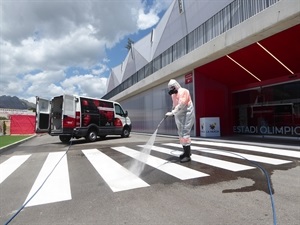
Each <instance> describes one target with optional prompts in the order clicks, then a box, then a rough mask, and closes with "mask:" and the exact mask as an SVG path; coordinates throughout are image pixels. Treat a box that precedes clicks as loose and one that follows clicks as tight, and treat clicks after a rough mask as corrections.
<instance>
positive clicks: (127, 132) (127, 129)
mask: <svg viewBox="0 0 300 225" xmlns="http://www.w3.org/2000/svg"><path fill="white" fill-rule="evenodd" d="M129 135H130V131H129V128H128V127H124V129H123V131H122V134H121V137H123V138H128V137H129Z"/></svg>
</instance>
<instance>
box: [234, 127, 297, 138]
mask: <svg viewBox="0 0 300 225" xmlns="http://www.w3.org/2000/svg"><path fill="white" fill-rule="evenodd" d="M233 132H234V133H238V134H264V135H288V136H300V126H295V127H293V126H280V127H276V126H233Z"/></svg>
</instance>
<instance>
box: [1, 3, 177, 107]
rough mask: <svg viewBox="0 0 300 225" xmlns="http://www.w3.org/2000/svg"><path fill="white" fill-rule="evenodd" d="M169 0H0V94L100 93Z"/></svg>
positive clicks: (24, 96)
mask: <svg viewBox="0 0 300 225" xmlns="http://www.w3.org/2000/svg"><path fill="white" fill-rule="evenodd" d="M171 2H172V0H0V96H2V95H7V96H17V97H19V98H20V99H25V100H28V101H30V102H33V103H35V96H39V97H42V98H46V99H51V98H52V97H54V96H57V95H62V94H76V95H83V96H89V97H97V98H101V97H102V96H103V95H104V94H105V93H106V82H107V80H108V76H109V74H110V70H111V69H112V68H114V67H116V66H118V65H119V64H121V63H122V62H123V61H124V60H125V57H126V55H127V52H128V50H127V49H126V48H125V46H126V44H127V41H128V38H130V39H131V40H133V41H134V42H136V41H138V40H140V39H142V38H143V37H144V36H145V35H147V34H148V33H149V32H151V29H153V28H154V27H155V26H156V25H157V23H158V22H159V20H160V18H161V17H162V16H163V14H164V12H165V11H166V9H167V8H168V7H169V6H170V4H171Z"/></svg>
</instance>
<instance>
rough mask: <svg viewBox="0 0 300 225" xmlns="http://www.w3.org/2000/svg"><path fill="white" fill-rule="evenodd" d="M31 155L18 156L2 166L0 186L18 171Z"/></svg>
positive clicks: (0, 168) (0, 165) (0, 166)
mask: <svg viewBox="0 0 300 225" xmlns="http://www.w3.org/2000/svg"><path fill="white" fill-rule="evenodd" d="M30 156H31V155H16V156H13V157H11V158H9V159H8V160H6V161H5V162H3V163H1V164H0V184H1V183H2V182H3V181H4V180H5V179H6V178H7V177H9V175H11V174H12V173H13V172H14V171H15V170H16V169H18V168H19V167H20V166H21V165H22V164H23V163H24V162H25V161H26V160H27V159H28V158H29V157H30Z"/></svg>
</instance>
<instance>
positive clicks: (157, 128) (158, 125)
mask: <svg viewBox="0 0 300 225" xmlns="http://www.w3.org/2000/svg"><path fill="white" fill-rule="evenodd" d="M166 118H167V116H165V117H164V118H163V119H162V120H161V121H160V123H159V124H158V125H157V128H156V129H157V130H158V128H159V126H160V124H161V123H162V122H163V121H164V120H165V119H166Z"/></svg>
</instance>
